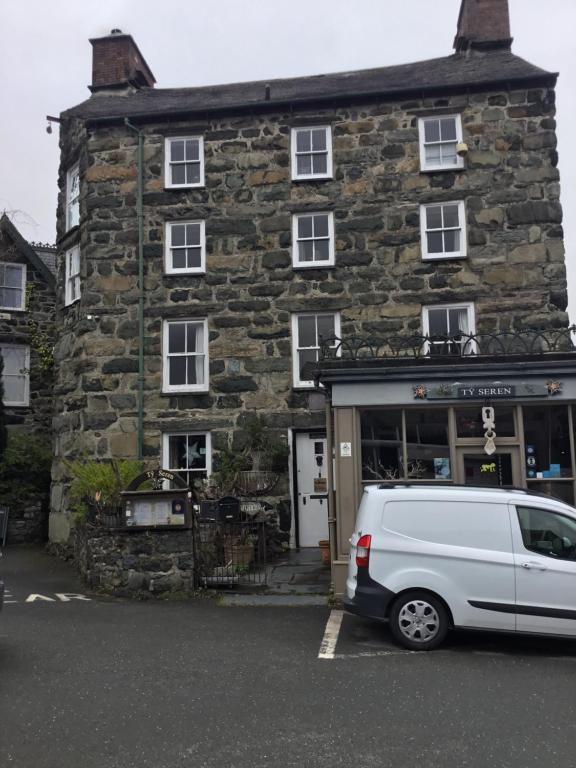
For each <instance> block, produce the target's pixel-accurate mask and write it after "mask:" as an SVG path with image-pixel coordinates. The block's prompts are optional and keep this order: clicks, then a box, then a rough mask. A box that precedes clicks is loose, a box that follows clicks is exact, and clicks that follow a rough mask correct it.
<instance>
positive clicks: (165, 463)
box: [162, 431, 212, 477]
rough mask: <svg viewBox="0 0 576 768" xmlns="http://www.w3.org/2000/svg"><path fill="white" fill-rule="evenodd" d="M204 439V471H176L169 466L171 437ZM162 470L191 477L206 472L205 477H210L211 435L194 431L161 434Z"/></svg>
mask: <svg viewBox="0 0 576 768" xmlns="http://www.w3.org/2000/svg"><path fill="white" fill-rule="evenodd" d="M182 436H186V437H204V438H206V469H205V470H204V469H202V470H198V469H176V468H174V467H171V466H169V464H170V438H171V437H182ZM162 468H163V469H167V470H168V471H169V472H174V474H179V473H181V472H187V473H188V474H189V475H191V476H192V477H193V476H194V475H202V474H204V472H206V477H210V475H211V474H212V435H211V433H210V432H200V431H198V432H196V431H191V432H189V431H182V432H179V431H175V432H163V433H162Z"/></svg>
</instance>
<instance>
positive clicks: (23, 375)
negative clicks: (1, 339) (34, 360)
mask: <svg viewBox="0 0 576 768" xmlns="http://www.w3.org/2000/svg"><path fill="white" fill-rule="evenodd" d="M4 349H23V350H24V351H25V352H24V368H22V369H20V372H19V373H6V368H5V367H4V370H3V373H2V379H6V378H7V377H8V376H13V377H15V378H18V379H23V381H24V397H23V399H22V400H4V405H6V406H24V407H27V406H28V405H29V404H30V347H28V346H27V345H25V344H0V354H1V353H2V350H4ZM4 391H6V390H4Z"/></svg>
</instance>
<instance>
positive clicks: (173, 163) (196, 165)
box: [164, 136, 204, 188]
mask: <svg viewBox="0 0 576 768" xmlns="http://www.w3.org/2000/svg"><path fill="white" fill-rule="evenodd" d="M164 157H165V169H164V170H165V182H164V183H165V184H166V187H172V188H174V187H203V186H204V139H203V138H202V136H178V137H172V136H170V137H168V138H167V139H166V142H165V145H164Z"/></svg>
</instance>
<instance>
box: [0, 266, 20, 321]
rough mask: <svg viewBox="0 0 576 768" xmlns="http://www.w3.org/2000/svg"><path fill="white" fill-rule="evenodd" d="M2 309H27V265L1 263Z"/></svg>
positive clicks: (0, 289)
mask: <svg viewBox="0 0 576 768" xmlns="http://www.w3.org/2000/svg"><path fill="white" fill-rule="evenodd" d="M0 309H8V310H16V311H18V310H23V309H26V265H25V264H10V263H8V262H4V261H2V262H0Z"/></svg>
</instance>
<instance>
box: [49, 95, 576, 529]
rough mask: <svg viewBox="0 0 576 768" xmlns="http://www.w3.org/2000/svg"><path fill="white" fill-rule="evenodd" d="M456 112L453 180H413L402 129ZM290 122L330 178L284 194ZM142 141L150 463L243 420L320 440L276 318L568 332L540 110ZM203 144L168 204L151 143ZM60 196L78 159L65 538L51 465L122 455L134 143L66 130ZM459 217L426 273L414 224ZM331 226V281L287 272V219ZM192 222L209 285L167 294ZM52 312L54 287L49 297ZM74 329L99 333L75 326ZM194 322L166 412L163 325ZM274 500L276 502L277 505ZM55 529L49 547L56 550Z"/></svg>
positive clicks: (266, 118) (431, 107) (468, 99)
mask: <svg viewBox="0 0 576 768" xmlns="http://www.w3.org/2000/svg"><path fill="white" fill-rule="evenodd" d="M435 110H436V111H437V110H447V111H448V112H453V111H461V112H462V119H463V132H464V140H465V141H466V142H467V143H468V144H469V147H470V152H469V154H468V157H467V158H466V163H465V168H464V169H463V170H461V171H455V172H441V173H421V172H420V170H419V149H418V131H417V118H418V116H419V115H422V114H430V112H431V111H435ZM301 118H305V119H306V120H307V121H308V122H316V121H317V123H318V124H326V123H327V122H329V123H330V124H331V125H332V128H333V149H334V153H333V156H334V169H335V171H334V178H333V180H329V181H317V182H312V181H310V182H308V181H307V182H292V181H291V180H290V170H289V165H290V156H289V135H290V127H291V125H293V124H295V123H297V121H298V120H300V119H301ZM144 131H145V150H144V156H145V195H144V207H145V270H146V275H145V285H146V307H145V335H146V360H145V367H146V381H145V452H146V456H147V457H148V458H149V459H150V460H151V461H155V462H157V461H158V459H159V457H160V455H161V434H162V432H164V431H169V430H175V429H176V430H180V431H184V430H186V429H189V430H210V431H211V432H212V436H213V445H214V448H215V449H216V451H217V450H218V448H219V447H220V446H222V445H223V444H224V443H225V442H227V441H228V440H229V439H231V440H232V441H233V443H234V444H235V445H242V443H243V441H244V440H245V438H246V435H245V432H244V429H243V426H244V425H245V420H246V417H247V413H249V412H254V411H257V412H259V413H260V414H263V415H264V416H265V417H266V419H267V421H268V423H269V425H270V427H271V428H273V429H276V430H278V431H279V432H282V433H284V434H285V432H286V430H287V429H288V428H301V427H309V426H314V427H318V426H321V425H322V423H323V412H322V411H318V412H310V410H309V409H308V394H307V393H306V392H302V391H296V390H294V389H293V388H292V376H291V339H290V336H291V330H290V316H291V313H293V312H302V311H310V310H311V311H321V310H339V311H340V312H341V315H342V333H343V335H344V336H345V335H349V334H353V333H359V332H360V333H367V334H374V333H376V334H388V333H391V334H397V333H410V332H419V331H420V329H421V312H422V306H423V305H426V304H442V303H447V302H453V301H473V302H474V303H475V309H476V324H477V330H479V331H480V332H484V331H492V330H505V329H508V328H522V327H526V326H556V325H559V326H561V325H565V324H566V323H567V315H566V311H565V310H566V303H567V294H566V275H565V267H564V249H563V242H562V236H563V233H562V226H561V221H562V211H561V207H560V203H559V194H560V188H559V181H558V178H559V177H558V170H557V168H556V164H557V155H556V150H555V147H556V138H555V120H554V93H553V91H551V90H548V89H534V90H528V91H526V90H514V91H510V92H504V91H497V92H488V93H480V94H478V93H476V94H474V93H471V94H465V95H453V96H447V97H446V98H441V99H432V98H430V99H421V100H411V101H409V102H405V103H390V102H386V103H380V104H366V105H359V106H354V107H347V106H342V107H338V108H333V109H331V110H329V111H327V110H318V111H308V112H306V113H301V114H298V115H295V114H293V113H290V114H288V113H286V114H279V113H272V112H270V113H268V114H266V113H264V114H260V115H244V116H232V117H220V118H214V119H211V120H205V121H198V120H193V121H186V122H185V121H182V122H181V123H174V122H170V123H169V124H168V123H165V124H160V123H155V124H148V125H146V126H145V127H144ZM168 132H169V133H170V134H171V135H178V134H179V132H180V134H179V135H198V134H202V135H203V136H204V141H205V158H206V186H205V188H202V189H192V190H165V189H164V180H163V173H164V156H163V153H164V135H165V134H167V133H168ZM61 142H62V149H63V161H62V167H61V173H60V180H61V186H62V194H61V200H60V207H59V211H60V217H59V218H60V223H59V227H60V230H59V231H60V235H61V236H62V235H63V234H64V233H63V204H64V203H63V194H64V193H63V186H64V185H63V181H64V176H65V171H66V168H67V167H69V165H71V164H72V162H73V161H74V160H76V159H77V158H78V157H80V162H81V175H82V182H81V183H82V195H81V225H80V230H79V232H77V233H71V235H68V237H67V238H65V239H64V240H62V248H64V247H65V245H66V242H67V241H70V237H71V236H72V237H73V238H74V237H76V238H79V239H80V243H81V248H82V273H81V274H82V299H81V301H80V302H79V303H78V304H76V305H74V307H72V308H69V309H66V310H64V309H61V310H60V314H59V328H60V338H59V342H58V345H57V350H56V356H57V365H58V369H57V371H58V372H57V384H56V390H55V396H56V403H57V414H58V415H57V417H56V419H55V423H54V426H55V431H56V457H55V466H54V485H53V499H52V503H53V513H54V515H55V518H54V519H55V520H56V518H58V519H59V520H60V522H61V523H62V526H61V527H58V532H57V533H55V535H57V536H60V537H65V535H66V526H65V524H64V522H65V512H66V501H65V488H66V482H67V478H66V474H65V471H64V469H63V466H62V458H64V457H66V456H71V455H75V454H78V453H79V452H81V451H85V452H88V454H89V455H92V456H94V457H109V456H127V457H133V456H134V455H135V451H136V394H135V393H136V385H137V382H136V377H137V300H138V295H137V238H138V231H137V220H136V208H135V206H136V138H135V136H134V134H132V133H131V132H129V131H128V129H126V128H125V127H124V126H113V127H98V128H95V127H91V128H90V129H89V130H86V129H85V128H84V127H83V126H82V124H81V123H80V122H78V121H72V122H71V123H69V124H68V125H67V126H66V125H64V126H63V129H62V140H61ZM449 200H464V201H465V204H466V216H467V228H468V258H466V259H461V260H450V261H444V262H423V261H422V259H421V250H420V229H419V205H420V204H421V203H428V202H440V201H449ZM327 210H329V211H333V212H334V217H335V231H336V266H335V267H333V268H322V269H307V270H305V271H297V270H293V268H292V262H291V215H292V214H293V213H298V212H305V211H327ZM186 218H191V219H205V220H206V238H207V273H206V275H203V276H168V275H165V274H164V267H163V248H164V225H165V222H166V221H174V220H178V219H181V220H184V219H186ZM60 286H61V289H60V293H61V295H62V293H63V292H62V276H61V277H60ZM87 314H95V315H96V316H97V317H98V319H97V320H95V321H89V320H87V319H86V315H87ZM178 317H182V318H204V317H207V318H208V325H209V331H210V345H209V349H210V391H209V393H207V394H196V395H194V394H190V395H186V396H173V395H163V394H162V393H161V368H162V366H161V327H162V320H163V319H165V318H178ZM287 490H288V489H287V486H285V487H284V488H281V489H279V491H278V495H279V496H284V497H286V495H287ZM56 528H57V526H55V528H54V530H55V531H56Z"/></svg>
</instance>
